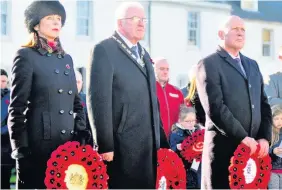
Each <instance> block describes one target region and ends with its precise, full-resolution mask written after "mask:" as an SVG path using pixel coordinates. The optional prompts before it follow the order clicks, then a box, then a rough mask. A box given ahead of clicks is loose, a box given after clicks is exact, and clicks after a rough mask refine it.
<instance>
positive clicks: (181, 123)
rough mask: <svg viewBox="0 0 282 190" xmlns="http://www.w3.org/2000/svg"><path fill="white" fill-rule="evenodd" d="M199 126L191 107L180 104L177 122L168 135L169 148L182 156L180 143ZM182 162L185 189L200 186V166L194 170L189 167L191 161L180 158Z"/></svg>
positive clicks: (198, 128)
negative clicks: (185, 179) (184, 172)
mask: <svg viewBox="0 0 282 190" xmlns="http://www.w3.org/2000/svg"><path fill="white" fill-rule="evenodd" d="M200 129H201V127H200V126H199V125H197V124H196V113H195V109H194V108H193V107H187V106H186V105H181V106H180V112H179V119H178V123H176V124H174V125H173V126H172V133H171V135H170V145H171V149H172V150H173V151H175V152H176V153H177V154H178V155H179V157H180V158H182V156H181V154H180V151H181V143H182V142H183V140H185V139H186V138H187V137H188V136H191V135H192V133H194V132H195V131H197V130H200ZM182 161H183V164H184V166H185V169H186V176H187V184H186V187H187V189H196V188H200V185H201V182H200V181H201V167H200V166H199V167H198V170H197V171H195V170H193V169H191V165H192V163H189V162H188V161H187V160H185V159H184V158H182Z"/></svg>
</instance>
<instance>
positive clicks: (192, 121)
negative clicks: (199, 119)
mask: <svg viewBox="0 0 282 190" xmlns="http://www.w3.org/2000/svg"><path fill="white" fill-rule="evenodd" d="M184 122H186V123H194V122H196V120H190V121H184Z"/></svg>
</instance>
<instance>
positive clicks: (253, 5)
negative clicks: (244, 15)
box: [241, 0, 258, 11]
mask: <svg viewBox="0 0 282 190" xmlns="http://www.w3.org/2000/svg"><path fill="white" fill-rule="evenodd" d="M241 9H244V10H247V11H258V0H241Z"/></svg>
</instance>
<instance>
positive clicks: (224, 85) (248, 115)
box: [197, 48, 272, 189]
mask: <svg viewBox="0 0 282 190" xmlns="http://www.w3.org/2000/svg"><path fill="white" fill-rule="evenodd" d="M240 58H241V62H242V64H243V66H244V69H245V72H246V75H247V76H246V77H245V76H244V74H243V72H242V70H241V68H240V67H239V65H238V63H237V62H236V61H235V60H233V59H232V58H231V56H230V55H229V54H228V53H227V52H226V51H225V50H224V49H223V48H219V49H218V50H217V52H216V53H214V54H212V55H210V56H208V57H207V58H205V59H203V60H202V61H201V62H200V63H199V64H198V68H197V90H198V93H199V96H200V100H201V103H202V105H203V107H204V109H205V112H206V113H207V116H208V117H207V118H206V120H207V121H206V129H207V132H206V135H205V144H204V153H203V173H204V175H203V176H204V179H203V183H204V188H216V189H221V188H224V189H225V188H229V185H228V175H229V174H228V166H229V163H230V158H231V156H232V155H233V153H234V151H235V149H236V148H237V146H238V145H239V144H240V142H241V141H242V140H243V139H244V138H245V137H246V136H249V137H253V138H255V139H261V138H264V139H266V140H268V141H270V140H271V121H272V119H271V109H270V106H269V104H268V101H267V97H266V95H265V93H264V84H263V78H262V75H261V73H260V70H259V67H258V64H257V63H256V61H254V60H252V59H249V58H247V57H246V56H244V55H242V54H240ZM211 186H212V187H211Z"/></svg>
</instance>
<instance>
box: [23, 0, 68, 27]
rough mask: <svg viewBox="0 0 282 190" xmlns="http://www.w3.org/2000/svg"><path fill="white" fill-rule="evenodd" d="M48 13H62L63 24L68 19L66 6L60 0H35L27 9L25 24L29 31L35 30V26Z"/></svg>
mask: <svg viewBox="0 0 282 190" xmlns="http://www.w3.org/2000/svg"><path fill="white" fill-rule="evenodd" d="M48 15H60V16H61V18H62V26H64V24H65V21H66V11H65V8H64V6H63V5H62V4H61V3H60V2H59V1H58V0H56V1H41V0H36V1H33V2H32V3H31V4H30V5H29V6H28V7H27V9H26V10H25V12H24V16H25V25H26V28H27V29H28V31H29V32H30V33H31V32H34V27H35V26H36V25H37V24H39V22H40V20H41V19H42V18H44V17H46V16H48Z"/></svg>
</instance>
